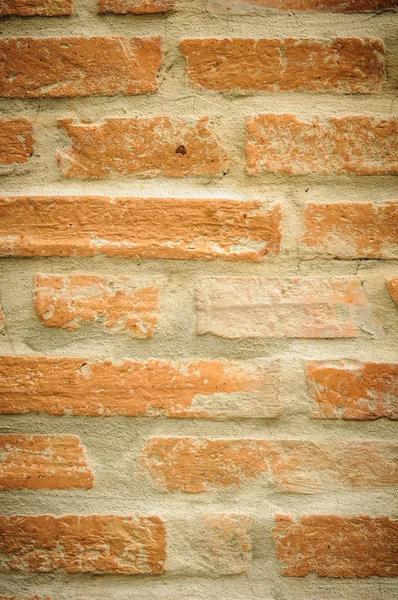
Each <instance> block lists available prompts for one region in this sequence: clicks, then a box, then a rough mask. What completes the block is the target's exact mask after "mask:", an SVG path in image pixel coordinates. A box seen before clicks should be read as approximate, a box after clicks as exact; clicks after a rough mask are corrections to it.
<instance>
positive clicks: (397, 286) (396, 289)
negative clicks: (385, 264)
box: [387, 277, 398, 304]
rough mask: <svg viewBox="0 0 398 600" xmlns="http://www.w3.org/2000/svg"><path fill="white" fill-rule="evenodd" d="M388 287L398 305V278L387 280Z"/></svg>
mask: <svg viewBox="0 0 398 600" xmlns="http://www.w3.org/2000/svg"><path fill="white" fill-rule="evenodd" d="M387 287H388V291H389V292H390V294H391V297H392V299H393V300H394V302H395V303H396V304H398V277H391V278H390V279H387Z"/></svg>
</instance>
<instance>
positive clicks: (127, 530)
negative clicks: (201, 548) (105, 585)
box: [0, 515, 166, 575]
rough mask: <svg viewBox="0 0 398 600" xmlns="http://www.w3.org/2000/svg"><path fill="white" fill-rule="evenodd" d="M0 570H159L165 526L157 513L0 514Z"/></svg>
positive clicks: (162, 566) (142, 571)
mask: <svg viewBox="0 0 398 600" xmlns="http://www.w3.org/2000/svg"><path fill="white" fill-rule="evenodd" d="M0 552H1V555H0V570H1V571H3V572H7V571H11V572H14V573H15V572H18V571H21V572H25V573H29V572H30V573H49V572H52V571H64V572H66V573H97V574H102V573H118V574H129V575H135V574H146V575H158V574H160V573H163V571H164V562H165V558H166V532H165V526H164V523H163V521H162V520H161V519H160V518H159V517H157V516H150V517H140V518H137V519H136V518H133V517H130V516H116V515H103V516H102V515H89V516H80V515H65V516H62V517H53V516H51V515H40V516H26V515H16V516H12V517H0Z"/></svg>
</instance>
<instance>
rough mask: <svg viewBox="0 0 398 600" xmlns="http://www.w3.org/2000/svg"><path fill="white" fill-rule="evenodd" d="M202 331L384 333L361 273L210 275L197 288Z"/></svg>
mask: <svg viewBox="0 0 398 600" xmlns="http://www.w3.org/2000/svg"><path fill="white" fill-rule="evenodd" d="M196 305H197V333H198V334H204V333H212V334H213V335H218V336H221V337H226V338H232V339H234V338H245V337H246V338H247V337H254V338H255V337H269V338H280V337H290V338H300V337H301V338H344V337H348V338H352V337H360V336H369V335H371V336H374V337H381V336H382V335H383V330H382V327H381V324H380V321H379V319H378V317H377V315H376V314H375V313H374V312H373V310H372V308H371V306H370V305H369V303H368V301H367V298H366V296H365V295H364V293H363V291H362V288H361V282H360V280H359V279H356V278H351V277H333V278H330V279H327V278H316V277H292V278H290V279H286V280H283V279H261V278H259V277H204V278H202V280H201V282H200V284H199V285H198V288H197V296H196Z"/></svg>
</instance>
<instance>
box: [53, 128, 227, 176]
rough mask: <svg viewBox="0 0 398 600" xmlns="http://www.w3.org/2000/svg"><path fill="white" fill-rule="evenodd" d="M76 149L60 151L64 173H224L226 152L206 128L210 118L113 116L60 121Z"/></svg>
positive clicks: (154, 174)
mask: <svg viewBox="0 0 398 600" xmlns="http://www.w3.org/2000/svg"><path fill="white" fill-rule="evenodd" d="M58 123H59V127H60V128H61V129H64V130H65V132H66V134H67V136H68V137H69V139H70V141H71V143H72V147H71V148H70V149H69V150H66V151H59V152H58V164H59V166H60V169H61V171H62V173H63V174H64V176H65V177H69V178H70V177H75V178H78V179H100V178H104V177H109V176H111V175H122V176H131V175H135V176H137V177H155V176H156V175H163V176H165V177H186V176H187V175H195V176H200V175H207V176H213V175H217V176H221V175H222V174H223V173H224V172H226V171H227V170H228V159H227V154H226V152H225V151H224V150H223V148H222V147H221V145H220V142H219V140H218V138H217V136H216V135H215V134H214V133H213V131H212V130H211V129H209V127H208V123H209V117H201V118H191V119H185V118H170V117H133V118H110V119H105V120H104V122H103V123H97V124H94V123H91V124H90V123H84V122H80V123H74V122H73V120H72V119H61V120H60V121H59V122H58Z"/></svg>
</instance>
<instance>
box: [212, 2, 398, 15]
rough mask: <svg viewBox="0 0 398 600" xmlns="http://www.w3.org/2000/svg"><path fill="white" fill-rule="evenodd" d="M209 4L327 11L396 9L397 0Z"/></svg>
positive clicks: (241, 8) (239, 8)
mask: <svg viewBox="0 0 398 600" xmlns="http://www.w3.org/2000/svg"><path fill="white" fill-rule="evenodd" d="M210 5H211V6H215V7H222V8H225V9H226V10H228V11H232V12H242V13H245V12H246V13H247V12H262V11H268V10H270V9H271V10H275V11H279V10H281V11H285V10H288V11H294V10H297V11H310V12H311V11H313V12H329V13H356V12H381V11H384V10H396V9H397V7H398V2H397V0H210Z"/></svg>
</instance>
